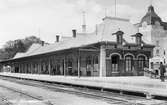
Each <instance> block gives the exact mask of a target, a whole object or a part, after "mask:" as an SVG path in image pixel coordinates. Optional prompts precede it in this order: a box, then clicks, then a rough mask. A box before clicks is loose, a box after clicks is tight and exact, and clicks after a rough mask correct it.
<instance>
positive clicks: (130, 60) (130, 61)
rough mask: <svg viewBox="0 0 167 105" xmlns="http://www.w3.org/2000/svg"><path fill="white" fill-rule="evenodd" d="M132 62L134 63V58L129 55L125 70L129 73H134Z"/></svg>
mask: <svg viewBox="0 0 167 105" xmlns="http://www.w3.org/2000/svg"><path fill="white" fill-rule="evenodd" d="M132 62H133V57H132V56H131V55H127V56H126V57H125V67H126V68H125V70H126V71H127V72H128V71H132Z"/></svg>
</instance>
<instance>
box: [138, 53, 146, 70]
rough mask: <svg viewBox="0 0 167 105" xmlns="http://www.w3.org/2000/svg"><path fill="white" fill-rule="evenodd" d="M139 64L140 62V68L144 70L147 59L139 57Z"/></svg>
mask: <svg viewBox="0 0 167 105" xmlns="http://www.w3.org/2000/svg"><path fill="white" fill-rule="evenodd" d="M138 62H139V68H140V69H141V70H143V69H144V67H145V57H144V56H139V57H138Z"/></svg>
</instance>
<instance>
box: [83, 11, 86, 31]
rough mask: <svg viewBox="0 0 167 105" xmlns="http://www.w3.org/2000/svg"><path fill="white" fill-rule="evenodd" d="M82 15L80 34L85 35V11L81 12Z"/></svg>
mask: <svg viewBox="0 0 167 105" xmlns="http://www.w3.org/2000/svg"><path fill="white" fill-rule="evenodd" d="M82 15H83V23H82V32H83V33H86V18H85V11H83V12H82Z"/></svg>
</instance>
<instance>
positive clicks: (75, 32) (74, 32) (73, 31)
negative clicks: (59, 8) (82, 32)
mask: <svg viewBox="0 0 167 105" xmlns="http://www.w3.org/2000/svg"><path fill="white" fill-rule="evenodd" d="M72 33H73V37H74V38H76V36H77V30H76V29H74V30H72Z"/></svg>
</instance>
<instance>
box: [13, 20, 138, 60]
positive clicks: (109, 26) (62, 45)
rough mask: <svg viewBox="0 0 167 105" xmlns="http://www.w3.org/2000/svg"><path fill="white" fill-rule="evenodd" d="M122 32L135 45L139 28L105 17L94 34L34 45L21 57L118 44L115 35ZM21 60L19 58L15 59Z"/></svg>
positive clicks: (125, 21)
mask: <svg viewBox="0 0 167 105" xmlns="http://www.w3.org/2000/svg"><path fill="white" fill-rule="evenodd" d="M118 30H121V31H123V32H124V35H123V38H124V40H125V41H126V42H127V43H135V40H134V38H132V37H131V35H134V34H136V33H137V27H135V26H134V25H133V24H131V23H130V22H129V20H127V19H121V18H112V17H105V18H104V19H103V22H102V23H101V24H99V25H97V27H96V31H95V32H94V33H77V37H75V38H73V37H71V38H67V39H66V40H62V41H60V42H57V43H53V44H49V45H45V46H39V45H36V44H33V46H31V47H30V49H29V50H28V51H27V52H26V53H25V54H23V55H22V56H20V58H21V57H28V56H33V55H38V54H45V53H50V52H55V51H60V50H66V49H71V48H78V47H83V46H87V45H90V44H95V43H98V42H104V41H107V42H116V36H115V35H112V34H113V33H115V32H117V31H118ZM16 58H19V56H18V57H17V56H16V57H14V58H13V59H16Z"/></svg>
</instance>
